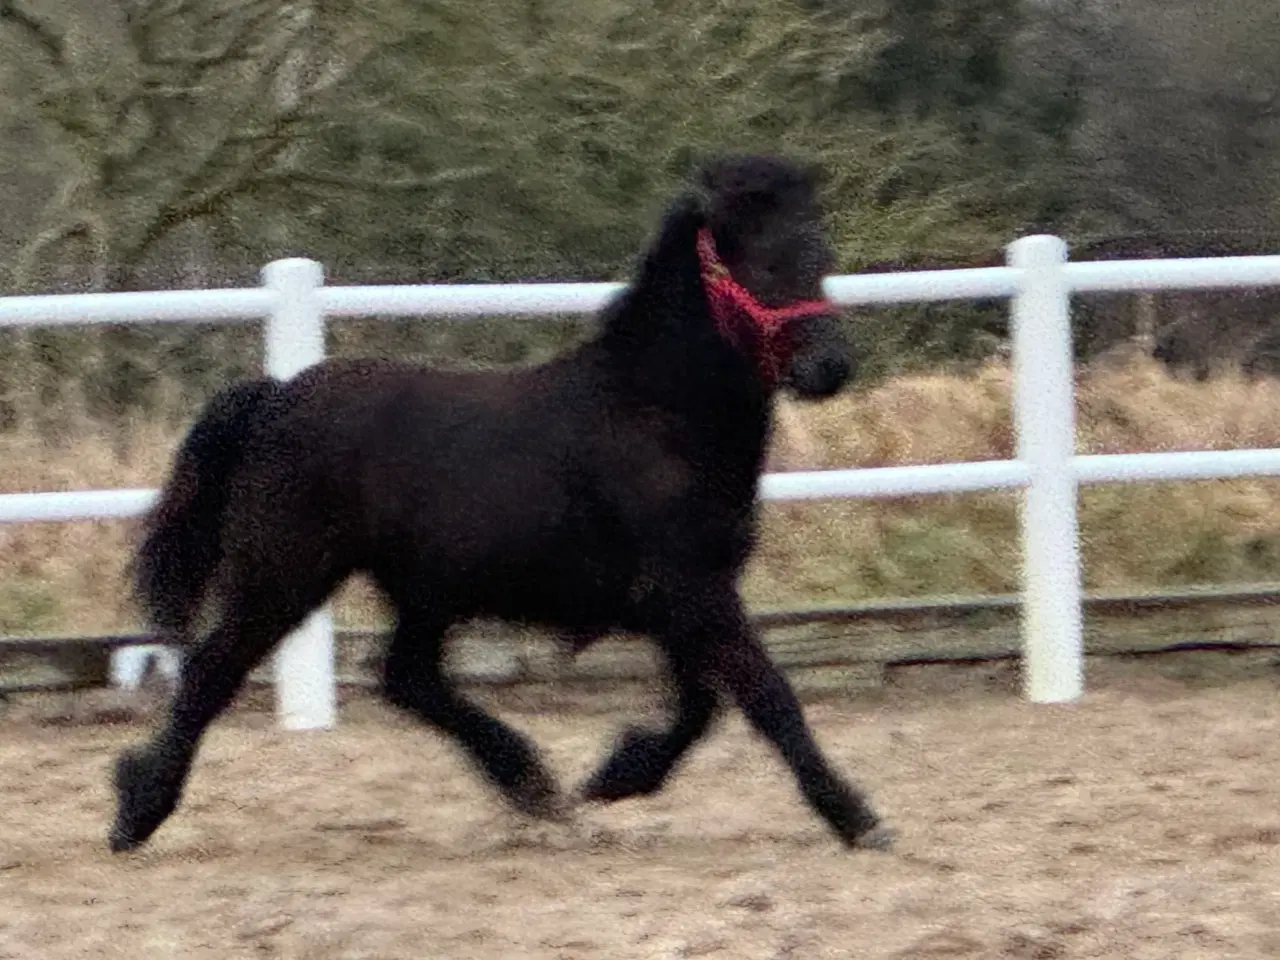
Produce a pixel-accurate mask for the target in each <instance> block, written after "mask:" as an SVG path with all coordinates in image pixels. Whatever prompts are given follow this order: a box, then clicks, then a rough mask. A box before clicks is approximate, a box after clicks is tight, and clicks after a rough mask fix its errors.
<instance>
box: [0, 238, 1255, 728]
mask: <svg viewBox="0 0 1280 960" xmlns="http://www.w3.org/2000/svg"><path fill="white" fill-rule="evenodd" d="M1008 262H1009V265H1008V266H1005V267H991V268H983V269H975V270H934V271H922V272H915V273H901V274H877V275H869V276H836V277H829V278H827V280H826V282H825V285H826V289H827V293H828V294H829V295H830V297H831V298H832V299H833V300H834V301H835V302H836V303H839V304H842V305H846V306H851V305H871V304H890V303H904V302H912V301H938V300H955V299H969V298H990V297H1008V298H1010V299H1011V301H1012V321H1013V322H1012V328H1013V362H1014V373H1015V379H1014V391H1015V396H1014V409H1015V419H1016V423H1015V427H1016V431H1017V458H1016V459H1014V460H997V461H982V462H976V463H952V464H940V465H931V466H918V467H884V468H876V469H864V470H826V471H816V472H806V473H787V474H771V475H767V476H765V477H764V478H763V481H762V484H761V496H762V497H763V498H765V499H769V500H800V499H816V498H832V497H894V496H905V495H919V494H936V493H959V492H972V491H979V490H992V489H1004V488H1013V487H1017V488H1021V489H1022V491H1023V497H1022V511H1021V527H1022V549H1023V568H1022V577H1023V611H1024V614H1023V618H1024V624H1023V638H1024V639H1023V644H1024V646H1023V662H1024V667H1025V670H1024V677H1025V689H1026V695H1027V697H1028V698H1029V699H1030V700H1032V701H1034V702H1038V703H1051V702H1064V701H1071V700H1075V699H1077V698H1078V697H1079V696H1080V694H1081V692H1082V689H1083V651H1084V646H1083V631H1082V619H1081V587H1080V555H1079V536H1078V530H1077V524H1076V492H1077V486H1078V485H1079V484H1081V483H1113V482H1125V481H1135V480H1192V479H1195V480H1205V479H1215V478H1226V477H1242V476H1254V475H1280V449H1274V450H1273V449H1267V450H1234V451H1216V452H1190V453H1144V454H1118V455H1107V456H1077V455H1076V454H1075V450H1074V445H1075V400H1074V395H1073V378H1072V361H1071V331H1070V326H1069V322H1068V318H1069V312H1070V298H1071V295H1072V294H1073V293H1082V292H1133V291H1150V290H1172V289H1181V290H1195V289H1200V290H1204V289H1218V288H1231V287H1249V286H1263V285H1280V256H1267V257H1223V258H1205V259H1184V260H1129V261H1110V262H1093V263H1069V262H1068V261H1067V247H1066V244H1065V243H1063V241H1062V240H1060V239H1059V238H1057V237H1052V236H1032V237H1024V238H1022V239H1020V240H1018V241H1016V242H1014V243H1013V244H1011V245H1010V247H1009V249H1008ZM620 289H621V285H619V284H612V283H588V284H513V285H496V284H492V285H491V284H478V285H470V284H468V285H461V286H445V285H410V286H394V287H392V286H384V287H378V286H370V287H326V286H324V285H323V271H322V268H321V265H320V264H318V263H316V262H315V261H312V260H304V259H290V260H279V261H276V262H274V263H271V264H268V265H267V267H266V268H265V269H264V271H263V286H262V288H260V289H245V290H203V291H179V292H165V293H115V294H83V295H70V296H39V297H3V298H0V325H5V326H14V325H49V324H82V323H119V322H122V321H134V322H143V321H182V320H206V321H208V320H223V321H225V320H229V319H236V320H260V319H264V318H265V320H266V368H267V371H268V372H269V373H271V374H273V375H275V376H277V377H282V378H283V377H290V376H293V375H294V374H295V373H297V372H298V371H299V370H302V369H303V368H304V367H307V366H309V365H310V364H312V363H315V362H316V361H318V360H320V359H321V358H322V357H323V356H324V319H325V317H358V316H371V315H388V314H390V315H399V316H411V315H412V316H431V315H451V316H457V315H480V314H550V313H565V312H589V311H594V310H597V309H599V308H600V307H602V306H603V305H604V304H605V302H606V301H607V300H608V299H609V298H610V297H612V296H613V295H614V294H615V293H617V292H618V291H619V290H620ZM940 414H942V415H945V411H940ZM154 495H155V491H153V490H99V491H83V492H82V491H76V492H67V493H29V494H9V495H5V496H0V522H10V523H18V522H28V521H48V520H76V519H95V518H108V517H125V516H133V515H136V514H139V513H141V512H143V511H145V510H146V509H147V507H148V506H149V505H150V503H151V502H152V498H153V497H154ZM275 677H276V691H277V704H278V712H279V715H280V720H281V722H282V724H283V725H284V726H285V727H286V728H288V729H295V730H301V729H312V728H319V727H328V726H331V725H332V724H333V723H334V722H335V716H336V709H335V700H336V693H335V688H334V674H333V627H332V621H331V618H330V614H329V611H328V610H327V609H326V610H322V611H318V612H317V613H315V614H313V615H312V617H311V618H310V619H309V620H308V621H307V622H306V623H305V624H304V625H303V626H302V627H300V628H299V630H298V631H297V632H296V633H295V634H293V635H292V636H291V637H289V638H288V639H287V640H286V641H285V643H284V644H282V645H281V648H280V650H279V651H278V653H277V655H276V660H275Z"/></svg>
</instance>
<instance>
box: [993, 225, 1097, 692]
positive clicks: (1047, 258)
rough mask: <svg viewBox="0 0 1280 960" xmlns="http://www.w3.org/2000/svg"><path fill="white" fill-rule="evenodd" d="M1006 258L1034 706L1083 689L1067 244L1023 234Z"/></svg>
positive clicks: (1026, 655)
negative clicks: (1025, 480)
mask: <svg viewBox="0 0 1280 960" xmlns="http://www.w3.org/2000/svg"><path fill="white" fill-rule="evenodd" d="M1008 258H1009V264H1010V266H1012V267H1015V268H1017V269H1019V270H1021V271H1022V273H1021V277H1020V279H1019V282H1018V292H1017V293H1016V294H1015V295H1014V298H1013V303H1012V321H1013V331H1012V332H1013V365H1014V399H1015V403H1014V410H1015V414H1014V416H1015V419H1016V429H1017V436H1018V458H1019V459H1020V460H1022V461H1023V462H1025V463H1026V464H1027V467H1028V468H1029V471H1030V480H1031V482H1030V484H1029V485H1028V486H1027V488H1026V489H1025V490H1024V491H1023V497H1022V518H1021V520H1022V522H1021V528H1022V584H1023V605H1022V611H1023V614H1022V615H1023V644H1024V646H1023V677H1024V689H1025V693H1026V696H1027V699H1029V700H1031V701H1032V702H1033V703H1060V702H1064V701H1071V700H1076V699H1078V698H1079V696H1080V694H1081V692H1082V690H1083V688H1084V627H1083V621H1082V615H1081V589H1080V540H1079V530H1078V526H1077V522H1076V491H1077V484H1076V476H1075V468H1074V465H1073V462H1072V461H1073V458H1074V456H1075V393H1074V378H1073V366H1072V357H1071V354H1072V350H1071V288H1070V287H1069V285H1068V283H1067V279H1066V275H1065V272H1064V270H1063V267H1064V265H1065V264H1066V262H1067V245H1066V244H1065V243H1064V242H1063V241H1062V240H1061V239H1059V238H1058V237H1052V236H1030V237H1023V238H1022V239H1020V240H1017V241H1015V242H1014V243H1012V244H1010V245H1009V247H1008Z"/></svg>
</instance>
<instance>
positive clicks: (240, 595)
mask: <svg viewBox="0 0 1280 960" xmlns="http://www.w3.org/2000/svg"><path fill="white" fill-rule="evenodd" d="M259 583H260V584H261V585H260V586H259V585H255V586H254V587H252V588H250V589H249V590H240V591H235V592H234V594H233V595H232V596H231V597H230V598H229V601H230V602H229V603H228V604H227V607H226V612H225V614H224V615H223V617H222V621H221V623H219V624H218V626H217V627H215V628H214V630H213V631H212V632H211V633H210V634H209V635H208V636H207V637H205V638H204V639H203V640H202V641H200V642H199V643H198V644H197V645H196V646H195V647H194V648H193V649H191V650H190V652H189V653H188V654H187V656H186V657H185V659H184V661H183V665H182V679H181V683H180V684H179V687H178V690H177V692H176V694H175V695H174V698H173V701H172V703H171V704H170V707H169V715H168V718H167V720H166V722H165V724H164V725H163V726H162V727H161V728H160V729H159V730H158V731H157V732H156V734H155V736H153V737H152V738H151V740H150V741H148V742H147V743H146V744H144V745H143V746H141V747H139V748H135V749H132V750H128V751H126V752H125V753H123V754H121V756H120V758H119V759H118V760H117V762H116V768H115V788H116V793H117V797H118V805H117V808H116V820H115V824H114V825H113V826H112V828H111V833H110V845H111V849H112V850H113V851H116V852H120V851H123V850H131V849H133V848H135V847H138V846H141V845H142V844H143V843H145V842H146V841H147V840H148V839H149V838H150V837H151V835H152V834H153V833H155V831H156V830H157V829H159V827H160V825H161V824H162V823H164V821H165V820H166V819H167V818H168V817H169V815H170V814H171V813H173V811H174V810H175V809H176V808H177V806H178V802H179V800H180V799H181V796H182V789H183V785H184V784H185V782H186V779H187V774H188V773H189V771H190V769H191V763H192V761H193V760H194V759H195V754H196V750H197V748H198V747H199V744H200V738H201V737H202V736H203V734H204V731H205V730H206V729H207V728H208V726H209V724H211V723H212V722H213V721H214V719H215V718H216V717H217V716H218V715H219V714H220V713H222V711H223V710H225V709H226V708H227V707H228V706H229V705H230V704H231V701H232V700H233V699H235V696H236V694H237V693H238V692H239V690H240V687H241V686H242V685H243V684H244V680H245V678H246V677H247V676H248V675H249V672H250V671H251V670H252V669H253V668H254V667H255V666H257V665H258V664H259V663H260V662H261V661H262V660H263V659H264V658H265V657H266V656H267V654H268V653H270V652H271V650H272V649H273V648H274V647H275V646H276V644H277V643H279V642H280V640H281V639H283V638H284V636H285V635H286V634H287V633H288V632H289V631H290V630H292V629H293V628H294V627H295V626H297V625H298V624H299V623H301V622H302V620H303V619H304V618H305V617H306V615H307V613H308V612H310V610H311V609H312V608H313V607H314V606H318V605H319V603H320V602H322V601H323V599H324V594H323V593H322V592H320V591H317V594H318V595H319V599H318V600H315V602H314V603H308V602H303V601H300V600H298V599H297V598H294V599H293V602H291V601H290V599H289V598H288V597H287V595H284V593H283V592H282V591H273V590H272V589H271V578H269V577H267V578H263V580H261V581H259ZM308 599H314V598H308Z"/></svg>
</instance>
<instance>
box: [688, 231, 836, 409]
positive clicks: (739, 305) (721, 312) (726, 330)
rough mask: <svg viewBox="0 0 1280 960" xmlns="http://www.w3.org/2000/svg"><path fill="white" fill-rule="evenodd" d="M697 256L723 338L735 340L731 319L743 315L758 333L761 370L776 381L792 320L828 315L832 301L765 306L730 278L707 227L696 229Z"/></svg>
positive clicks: (773, 381)
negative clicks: (786, 335)
mask: <svg viewBox="0 0 1280 960" xmlns="http://www.w3.org/2000/svg"><path fill="white" fill-rule="evenodd" d="M698 260H699V262H700V264H701V267H702V285H703V288H704V289H705V290H706V292H707V301H708V303H709V305H710V307H711V315H712V317H713V318H714V319H715V321H716V328H717V329H718V330H719V331H720V335H721V336H722V337H724V338H725V339H726V340H728V341H730V342H731V343H732V342H735V341H736V340H737V336H736V332H735V330H734V327H735V323H734V321H735V320H736V319H737V318H738V317H742V316H745V317H747V319H748V320H750V322H751V326H752V327H753V328H755V330H756V332H757V333H758V334H759V337H760V362H761V366H762V368H763V369H762V371H761V372H762V373H763V374H764V376H765V378H766V380H767V381H768V382H769V383H770V384H773V383H776V382H777V379H778V376H779V374H780V372H781V368H782V363H783V361H784V360H785V359H786V357H785V354H786V353H787V346H788V344H787V343H786V342H785V338H784V337H783V333H785V331H786V328H787V325H788V324H789V323H790V322H791V321H792V320H798V319H801V318H803V317H813V316H820V315H831V314H834V313H835V312H836V308H835V304H833V303H832V302H831V301H830V300H828V299H826V298H823V299H820V300H800V301H797V302H796V303H792V304H788V305H787V306H785V307H767V306H765V305H764V304H763V303H761V302H760V301H759V300H757V299H756V298H755V296H754V295H752V293H751V291H750V290H748V289H747V288H746V287H744V286H743V285H742V284H740V283H738V281H737V280H735V279H733V276H732V275H731V274H730V273H729V268H728V267H726V266H725V264H724V261H723V260H721V259H720V256H719V254H718V253H717V252H716V242H715V239H714V238H713V237H712V236H711V230H710V228H708V227H702V228H701V229H700V230H699V231H698Z"/></svg>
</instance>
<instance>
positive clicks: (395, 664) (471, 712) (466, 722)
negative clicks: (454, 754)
mask: <svg viewBox="0 0 1280 960" xmlns="http://www.w3.org/2000/svg"><path fill="white" fill-rule="evenodd" d="M447 628H448V621H447V620H444V619H442V618H441V617H439V616H438V615H432V614H425V613H421V612H418V611H414V610H412V609H401V610H400V612H399V619H398V622H397V624H396V631H395V635H394V636H393V637H392V640H391V647H390V650H388V652H387V658H386V661H385V663H384V665H383V695H384V696H385V697H386V699H387V701H388V702H389V703H391V704H393V705H394V706H396V707H399V708H400V709H403V710H406V711H408V712H409V713H411V714H413V715H414V716H415V717H417V718H418V719H419V720H421V721H423V722H424V723H428V724H430V725H432V726H433V727H436V728H438V729H440V730H441V731H443V732H444V733H447V734H449V735H450V736H451V737H452V738H453V739H454V740H456V741H457V742H458V744H459V745H460V746H461V747H462V749H463V750H464V751H465V752H466V754H467V756H468V757H469V758H470V759H471V761H472V762H473V763H475V764H476V765H477V766H478V767H479V768H480V770H481V771H482V772H483V773H484V775H485V777H486V779H488V780H489V782H490V783H492V784H493V785H495V786H496V787H497V788H498V789H499V790H501V791H502V793H503V795H504V796H505V797H506V798H507V800H508V801H509V802H510V803H511V805H512V806H514V807H515V808H516V809H517V810H519V811H520V812H522V813H524V814H526V815H528V816H532V817H537V818H540V819H544V820H556V819H562V818H563V816H564V814H565V808H564V804H563V802H562V800H561V798H560V795H559V792H558V790H557V788H556V783H555V779H554V778H553V777H552V776H551V773H550V772H549V771H548V770H547V768H546V767H545V766H544V765H543V763H542V761H541V760H540V759H539V757H538V751H537V749H536V748H535V747H534V745H533V744H532V743H531V742H530V741H529V740H528V739H527V738H526V737H524V736H523V735H521V734H520V733H518V732H516V731H515V730H513V729H512V728H511V727H509V726H507V725H506V724H505V723H503V722H502V721H501V720H499V719H498V718H496V717H494V716H491V715H490V714H488V713H486V712H485V711H484V710H483V709H481V708H480V707H479V706H477V705H476V704H474V703H472V702H471V701H470V700H468V699H467V698H466V697H464V696H463V695H462V694H461V693H459V692H458V691H457V690H455V689H454V688H453V687H452V686H451V685H450V684H449V682H448V680H447V679H446V678H445V676H444V673H443V671H442V659H443V654H444V635H445V631H446V630H447Z"/></svg>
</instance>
